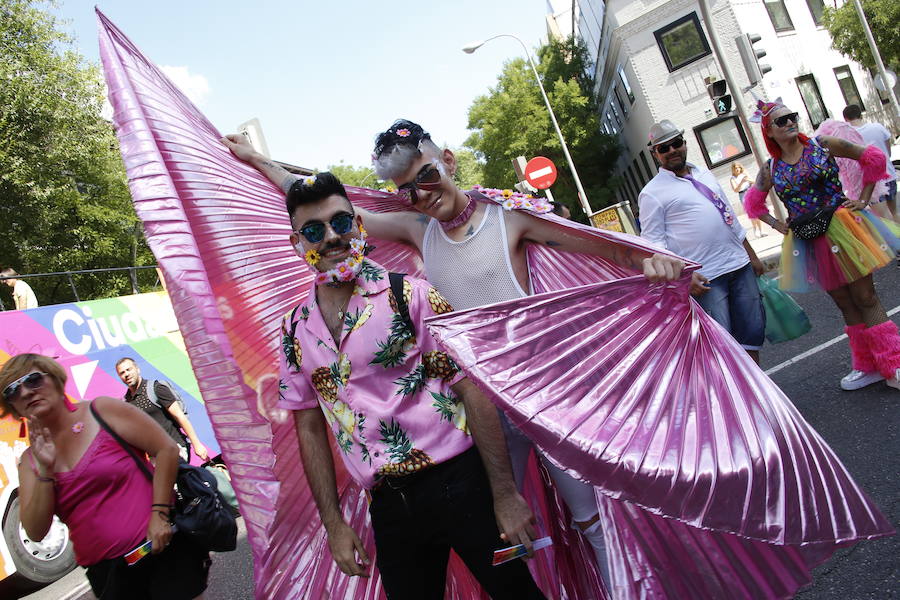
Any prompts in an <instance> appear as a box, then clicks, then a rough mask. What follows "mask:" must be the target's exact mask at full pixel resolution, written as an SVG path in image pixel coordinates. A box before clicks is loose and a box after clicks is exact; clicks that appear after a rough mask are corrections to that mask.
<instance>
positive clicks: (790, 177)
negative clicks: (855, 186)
mask: <svg viewBox="0 0 900 600" xmlns="http://www.w3.org/2000/svg"><path fill="white" fill-rule="evenodd" d="M772 184H773V186H774V187H775V193H776V194H778V197H779V198H781V201H782V202H784V205H785V206H786V207H787V209H788V215H789V216H790V218H791V219H795V218H797V217H799V216H800V215H802V214H805V213H808V212H811V211H814V210H818V209H820V208H824V207H826V206H838V205H840V204H841V202H843V201H844V200H845V199H846V198H845V197H844V190H843V188H841V180H840V179H839V178H838V166H837V163H836V162H835V161H834V158H832V156H831V154H829V152H828V150H826V149H825V148H823V147H822V146H821V145H820V144H819V142H818V140H817V139H811V140H810V143H808V144H806V145H805V147H804V148H803V154H801V155H800V160H798V161H797V163H796V164H793V165H789V164H788V163H786V162H784V161H783V160H781V159H778V158H776V159H773V160H772Z"/></svg>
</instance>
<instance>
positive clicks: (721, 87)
mask: <svg viewBox="0 0 900 600" xmlns="http://www.w3.org/2000/svg"><path fill="white" fill-rule="evenodd" d="M706 91H707V92H709V97H710V98H712V101H713V110H714V111H716V116H722V115H727V114H728V113H730V112H731V94H729V93H728V84H727V83H726V81H725V80H724V79H719V80H713V79H712V78H711V77H709V78H707V80H706Z"/></svg>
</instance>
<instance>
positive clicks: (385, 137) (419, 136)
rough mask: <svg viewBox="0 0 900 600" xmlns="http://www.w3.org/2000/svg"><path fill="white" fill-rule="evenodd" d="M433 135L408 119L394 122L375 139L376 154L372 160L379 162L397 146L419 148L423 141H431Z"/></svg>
mask: <svg viewBox="0 0 900 600" xmlns="http://www.w3.org/2000/svg"><path fill="white" fill-rule="evenodd" d="M430 139H431V134H430V133H428V132H427V131H425V130H424V129H422V126H421V125H419V124H418V123H413V122H412V121H407V120H406V119H398V120H396V121H394V124H393V125H391V126H390V127H389V128H388V129H387V131H383V132H381V133H379V134H378V136H377V137H376V138H375V152H374V154H372V160H377V159H378V158H379V157H380V156H381V155H383V154H385V153H387V152H390V151H391V150H392V149H393V148H394V147H395V146H399V145H408V146H414V147H416V148H418V147H419V144H421V143H422V140H430Z"/></svg>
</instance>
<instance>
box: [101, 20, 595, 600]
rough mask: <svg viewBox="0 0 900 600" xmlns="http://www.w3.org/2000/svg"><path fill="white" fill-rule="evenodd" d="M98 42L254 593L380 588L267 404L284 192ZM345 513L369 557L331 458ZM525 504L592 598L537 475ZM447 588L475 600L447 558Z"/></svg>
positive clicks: (566, 577) (471, 585)
mask: <svg viewBox="0 0 900 600" xmlns="http://www.w3.org/2000/svg"><path fill="white" fill-rule="evenodd" d="M97 16H98V21H99V29H100V35H99V37H100V48H101V57H102V60H103V66H104V72H105V75H106V81H107V86H108V88H109V97H110V101H111V103H112V105H113V108H114V117H113V120H114V125H115V127H116V131H117V135H118V138H119V144H120V149H121V152H122V157H123V160H124V162H125V167H126V170H127V173H128V179H129V186H130V189H131V194H132V197H133V199H134V205H135V210H136V211H137V214H138V216H139V217H140V218H141V220H142V221H143V223H144V232H145V235H146V238H147V241H148V243H149V245H150V247H151V249H152V250H153V253H154V255H155V256H156V258H157V260H158V263H159V265H160V267H161V268H162V270H163V273H164V275H165V280H166V282H167V285H168V291H169V295H170V297H171V300H172V304H173V307H174V309H175V313H176V315H177V318H178V323H179V327H180V329H181V332H182V335H183V337H184V340H185V344H186V347H187V350H188V353H189V355H190V358H191V362H192V366H193V369H194V373H195V375H196V377H197V380H198V383H199V386H200V390H201V393H202V394H203V398H204V400H205V402H206V408H207V410H208V412H209V416H210V421H211V422H212V424H213V428H214V431H215V434H216V438H217V439H218V441H219V443H220V445H221V448H222V453H223V455H224V457H225V460H226V461H227V463H228V465H229V467H230V469H231V473H232V476H233V478H234V487H235V490H236V492H237V496H238V498H239V501H240V504H241V509H242V513H243V516H244V519H245V521H246V523H247V530H248V534H249V541H250V546H251V548H252V552H253V559H254V576H255V579H256V592H257V593H256V595H257V597H259V598H266V599H285V600H288V599H295V598H317V599H318V598H326V597H328V598H339V599H341V600H351V599H353V600H376V599H379V598H383V597H384V593H383V591H382V589H381V584H380V579H379V577H378V572H377V569H375V568H374V567H373V569H372V572H373V576H372V578H370V579H360V578H350V577H346V576H344V575H343V574H342V573H340V571H339V570H338V569H337V567H336V566H335V564H334V561H333V560H332V559H331V555H330V553H329V551H328V547H327V542H326V539H325V532H324V529H323V527H322V524H321V520H320V519H319V515H318V513H317V511H316V509H315V504H314V502H313V499H312V496H311V494H310V491H309V489H308V487H307V485H306V479H305V477H304V476H303V467H302V463H301V461H300V457H299V453H298V449H297V442H296V435H295V433H294V430H293V426H292V423H291V421H290V418H289V415H287V414H285V413H284V411H280V410H278V409H277V408H276V406H275V405H276V401H277V398H278V375H277V373H278V367H277V356H278V351H279V348H278V344H279V339H278V330H279V325H280V321H281V317H282V316H283V315H284V314H285V313H286V312H287V311H288V310H290V309H292V308H293V307H294V306H296V305H297V304H298V303H299V302H301V301H302V300H303V299H304V298H305V297H306V296H307V294H308V293H309V291H310V289H311V285H312V274H311V273H310V271H309V270H308V269H307V268H306V266H305V265H304V263H303V262H302V261H301V260H300V259H299V258H298V257H297V256H296V254H295V253H294V251H293V249H292V248H291V246H290V245H289V243H288V240H287V238H288V235H289V233H290V224H289V221H288V219H287V216H286V213H285V210H284V197H283V194H282V193H281V192H280V191H279V190H277V189H276V188H275V187H274V186H272V185H271V184H270V183H269V182H268V181H266V180H265V179H264V178H263V177H262V176H261V175H260V174H259V173H258V172H257V171H256V170H255V169H253V168H251V167H249V166H248V165H246V164H244V163H242V162H240V161H239V160H237V159H236V158H234V157H233V156H232V155H231V153H230V152H229V151H228V150H227V149H226V148H225V147H224V146H223V145H222V144H221V143H220V142H219V138H220V137H221V136H220V134H219V132H218V131H217V130H216V128H215V127H214V126H213V125H212V124H211V123H210V122H209V121H208V120H207V119H206V118H205V117H204V116H203V115H202V114H201V113H200V111H198V110H197V108H196V107H195V106H193V104H191V102H190V101H189V100H188V99H187V98H186V97H185V96H184V95H183V94H182V93H181V92H180V91H179V90H178V89H177V88H176V87H175V86H174V85H173V84H172V83H171V82H170V81H169V80H168V79H167V78H166V77H165V76H164V75H163V74H162V73H161V72H160V71H159V69H157V68H156V66H155V65H153V63H152V62H150V61H149V60H147V59H146V58H145V57H144V56H142V55H141V53H140V51H139V50H138V49H137V48H136V47H135V46H134V45H133V44H132V43H131V41H130V40H128V38H127V37H126V36H125V35H124V34H123V33H122V32H121V31H119V30H118V29H117V28H116V27H115V25H113V24H112V23H111V22H110V21H109V20H108V19H107V18H106V17H105V16H104V15H103V14H102V13H100V11H97ZM348 192H349V193H350V195H351V200H352V201H353V202H354V203H355V204H356V205H357V206H362V207H364V208H367V209H370V210H375V211H379V212H391V211H396V210H398V209H399V208H400V205H399V204H398V203H397V202H396V200H395V199H391V198H390V196H389V195H388V194H385V193H382V192H376V191H372V190H367V189H359V188H348ZM370 241H371V243H372V245H373V246H375V247H376V249H375V250H374V252H373V254H372V257H373V259H374V260H377V261H378V262H380V263H382V264H384V265H385V266H387V267H388V268H390V269H392V270H394V271H398V272H404V273H409V274H411V275H416V276H421V275H422V261H421V257H420V256H419V254H418V252H417V251H416V250H415V249H413V248H411V247H409V246H405V245H403V244H397V243H394V242H386V241H384V240H378V239H374V238H370ZM335 465H336V468H337V470H338V473H337V476H338V488H339V494H340V498H341V507H342V510H343V512H344V516H345V518H346V520H347V522H348V523H349V524H350V526H351V527H353V528H354V529H355V530H356V531H357V532H359V534H360V536H361V538H362V539H363V542H364V544H365V546H366V548H367V551H368V552H369V555H370V556H371V557H374V541H373V538H372V535H371V529H370V527H369V520H368V505H367V503H366V500H365V495H364V494H363V492H362V490H361V489H360V487H359V486H358V485H356V484H355V483H354V482H353V481H352V480H351V479H350V478H349V477H348V476H347V474H346V472H345V471H344V470H343V468H342V463H341V461H340V460H339V459H338V458H336V459H335ZM531 483H532V484H533V485H532V486H531V488H530V489H531V491H530V492H529V496H530V498H531V499H532V500H533V501H534V502H535V506H538V507H539V515H538V516H539V518H541V520H542V523H543V524H544V526H545V531H547V532H549V533H551V534H552V535H553V536H554V539H555V540H556V543H557V544H558V546H557V547H558V548H560V550H559V552H558V553H557V550H556V549H555V548H551V549H548V550H547V551H542V552H541V553H540V555H539V556H538V557H537V558H536V559H535V560H533V561H531V563H530V567H531V569H532V571H533V572H534V573H535V576H536V579H537V581H538V582H539V584H540V585H541V586H542V588H543V589H544V590H546V591H547V593H548V594H549V595H550V596H551V597H560V598H599V599H602V598H604V597H605V596H603V592H602V591H601V587H600V584H599V583H598V579H597V576H596V574H595V573H594V572H593V569H592V568H591V567H587V568H585V561H586V560H588V561H589V559H587V558H586V557H587V556H589V555H588V554H587V551H586V550H585V548H584V546H583V543H582V542H581V538H580V536H578V535H577V534H576V533H574V532H573V531H572V530H571V528H570V527H569V524H568V522H567V520H566V519H565V517H564V515H565V511H564V510H561V509H560V507H561V504H560V503H559V501H558V499H557V498H556V497H555V496H554V495H552V494H549V495H548V493H547V490H546V488H545V487H544V486H543V484H542V483H541V482H540V479H539V475H538V472H537V469H536V468H534V467H533V466H532V469H531ZM447 585H448V590H449V592H448V593H450V597H452V598H454V599H461V600H477V599H480V598H483V594H482V593H481V591H480V588H479V586H478V585H477V584H476V583H475V582H474V581H473V580H472V577H471V575H470V574H469V572H468V570H467V569H466V568H465V567H464V566H463V565H462V563H461V562H460V561H459V559H457V558H455V557H454V558H453V560H451V566H450V569H449V573H448V580H447Z"/></svg>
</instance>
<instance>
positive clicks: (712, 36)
mask: <svg viewBox="0 0 900 600" xmlns="http://www.w3.org/2000/svg"><path fill="white" fill-rule="evenodd" d="M699 4H700V14H701V15H703V20H704V21H705V22H706V33H707V34H708V35H709V41H710V43H711V44H712V48H713V54H715V56H716V60H717V61H718V62H719V67H721V69H722V76H723V77H724V78H725V82H726V83H727V84H728V89H730V90H731V93H732V94H734V95H735V96H736V97H737V98H736V100H737V101H736V102H735V103H734V105H735V108H736V109H737V113H738V119H740V121H741V126H743V128H744V131H746V132H747V134H748V135H747V141H749V142H750V149H751V150H752V151H753V158H755V159H756V164H757V165H758V166H759V168H760V170H761V169H763V168H764V167H765V164H766V160H765V159H764V158H763V157H764V156H765V154H764V153H763V152H764V149H763V148H761V147H760V145H759V143H758V142H757V141H756V136H754V135H753V130H752V129H751V128H750V119H749V117H748V116H747V107H746V106H744V94H743V92H741V88H739V87H738V85H737V81H736V80H735V79H734V76H733V75H732V74H731V68H730V67H729V66H728V61H727V60H726V59H725V53H724V52H722V46H721V45H720V44H719V36H718V34H716V27H715V25H714V24H713V20H712V15H711V14H710V11H709V0H700V1H699ZM769 197H770V198H771V199H772V206H773V207H774V208H775V216H776V217H777V218H778V219H779V220H781V221H784V220H786V215H785V214H784V208H783V207H782V206H781V202H780V201H779V200H778V199H777V198H776V197H775V195H774V194H773V193H771V192H770V194H769Z"/></svg>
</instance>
